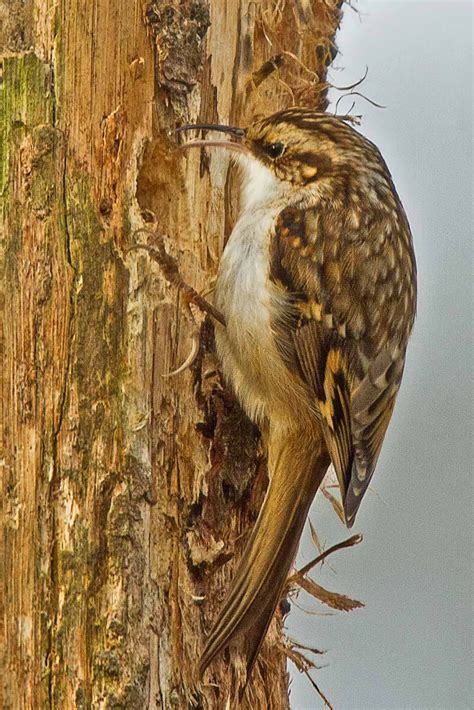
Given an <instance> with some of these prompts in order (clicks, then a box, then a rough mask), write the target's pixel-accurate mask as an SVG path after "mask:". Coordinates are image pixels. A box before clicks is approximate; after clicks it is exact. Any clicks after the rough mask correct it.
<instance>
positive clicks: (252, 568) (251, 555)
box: [200, 433, 329, 679]
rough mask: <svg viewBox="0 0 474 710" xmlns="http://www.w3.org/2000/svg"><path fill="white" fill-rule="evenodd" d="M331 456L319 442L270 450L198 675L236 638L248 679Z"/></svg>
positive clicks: (288, 441) (286, 442)
mask: <svg viewBox="0 0 474 710" xmlns="http://www.w3.org/2000/svg"><path fill="white" fill-rule="evenodd" d="M328 465H329V456H328V454H327V451H326V448H325V446H324V444H323V442H322V441H320V440H314V439H308V438H307V437H304V436H302V435H301V433H300V434H298V435H295V436H294V437H291V436H288V435H287V434H285V435H284V436H283V437H282V439H281V441H280V442H279V443H277V444H275V445H274V446H272V445H270V447H269V469H270V484H269V487H268V490H267V494H266V497H265V500H264V502H263V506H262V509H261V511H260V514H259V516H258V519H257V522H256V523H255V527H254V529H253V531H252V534H251V537H250V539H249V541H248V543H247V546H246V548H245V551H244V553H243V556H242V559H241V561H240V564H239V567H238V569H237V572H236V574H235V577H234V579H233V581H232V586H231V590H230V592H229V595H228V597H227V599H226V600H225V602H224V605H223V607H222V609H221V611H220V613H219V616H218V618H217V620H216V621H215V623H214V627H213V628H212V630H211V633H210V635H209V637H208V639H207V642H206V646H205V648H204V652H203V654H202V657H201V663H200V669H201V673H203V672H204V671H205V669H206V668H207V666H208V665H209V664H210V663H211V661H212V660H213V659H214V658H215V656H216V655H217V654H218V653H219V652H220V651H222V650H223V649H224V648H225V647H226V646H228V645H229V643H230V642H231V641H232V640H233V639H234V638H235V637H236V636H238V635H242V636H243V647H244V649H245V654H246V660H247V679H248V677H249V675H250V673H251V671H252V668H253V666H254V664H255V661H256V659H257V656H258V652H259V650H260V647H261V645H262V642H263V639H264V638H265V634H266V632H267V629H268V626H269V624H270V621H271V619H272V616H273V613H274V611H275V609H276V607H277V605H278V602H279V601H280V597H281V593H282V590H283V587H284V585H285V582H286V579H287V576H288V572H289V569H290V567H291V564H292V562H293V560H294V557H295V555H296V550H297V548H298V542H299V539H300V537H301V532H302V530H303V526H304V523H305V520H306V516H307V514H308V510H309V507H310V505H311V502H312V500H313V498H314V496H315V494H316V491H317V489H318V487H319V485H320V483H321V481H322V479H323V478H324V474H325V473H326V470H327V467H328Z"/></svg>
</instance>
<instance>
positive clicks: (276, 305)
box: [215, 166, 295, 421]
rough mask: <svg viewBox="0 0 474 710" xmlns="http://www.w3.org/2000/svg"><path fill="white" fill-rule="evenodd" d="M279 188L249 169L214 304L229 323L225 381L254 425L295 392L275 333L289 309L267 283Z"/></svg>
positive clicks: (222, 341) (220, 337)
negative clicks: (278, 321) (274, 326)
mask: <svg viewBox="0 0 474 710" xmlns="http://www.w3.org/2000/svg"><path fill="white" fill-rule="evenodd" d="M263 171H264V172H263ZM272 181H273V183H272ZM278 188H279V186H278V184H277V181H276V180H275V178H274V177H273V175H272V174H271V173H270V172H269V171H268V170H266V169H265V168H263V166H258V167H256V168H255V169H254V170H253V172H252V170H250V171H248V174H247V180H245V181H244V193H243V203H244V209H243V211H242V213H241V215H240V218H239V220H238V221H237V224H236V225H235V227H234V229H233V231H232V234H231V236H230V238H229V241H228V243H227V245H226V247H225V250H224V253H223V255H222V259H221V263H220V267H219V275H218V280H217V285H216V301H215V302H216V306H217V307H218V308H219V309H220V310H221V311H222V312H223V314H224V316H225V319H226V323H227V326H226V328H223V327H222V326H219V325H217V326H216V343H217V350H218V354H219V356H220V360H221V363H222V367H223V371H224V375H225V377H226V379H227V380H228V381H230V382H231V384H232V386H233V388H234V390H235V392H236V394H237V396H238V397H239V399H240V401H241V404H242V405H243V407H244V409H245V410H246V412H247V414H248V415H249V416H250V418H251V419H253V420H254V421H262V419H263V418H264V417H268V416H269V414H270V412H272V417H275V416H277V414H276V410H279V409H282V411H286V410H287V409H288V391H289V390H291V391H292V393H294V389H295V385H294V378H292V377H291V376H290V374H289V372H288V370H287V368H286V366H285V365H284V363H283V361H282V359H281V356H280V354H279V352H278V350H277V348H276V345H275V339H274V334H273V332H272V322H274V320H275V316H276V313H281V309H282V308H285V307H286V298H285V295H284V293H283V291H282V290H281V289H279V288H278V287H277V286H275V284H274V283H273V282H272V281H271V280H270V279H269V268H270V263H269V254H270V249H269V247H270V240H271V239H272V237H273V235H274V223H275V220H276V218H277V216H278V214H279V213H280V211H281V209H282V208H283V206H284V203H283V204H282V200H281V199H273V200H269V195H272V194H273V196H274V198H275V197H276V190H277V189H278ZM272 190H273V193H272ZM285 416H286V415H285Z"/></svg>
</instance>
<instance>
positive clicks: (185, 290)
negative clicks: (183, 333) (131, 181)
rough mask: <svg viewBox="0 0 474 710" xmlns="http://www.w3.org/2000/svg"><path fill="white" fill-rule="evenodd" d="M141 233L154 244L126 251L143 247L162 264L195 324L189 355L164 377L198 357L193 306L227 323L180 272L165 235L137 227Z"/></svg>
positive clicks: (142, 246) (197, 331)
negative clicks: (164, 237)
mask: <svg viewBox="0 0 474 710" xmlns="http://www.w3.org/2000/svg"><path fill="white" fill-rule="evenodd" d="M140 233H143V234H148V235H151V236H152V237H153V239H154V246H150V245H149V244H140V243H137V244H132V245H130V246H129V247H128V248H127V249H126V251H127V252H129V251H134V250H140V249H141V250H144V251H146V252H148V254H149V255H150V257H151V258H152V259H153V261H156V263H157V264H158V265H159V266H160V268H161V271H162V273H163V276H164V277H165V279H166V280H167V281H168V283H170V284H172V285H173V286H176V288H178V289H179V290H180V291H181V293H182V295H183V299H184V304H185V309H186V311H187V313H188V315H189V316H190V318H191V321H192V323H193V326H194V327H193V334H192V342H193V345H192V349H191V352H190V353H189V355H188V357H187V358H186V360H185V361H184V363H183V364H182V365H180V367H178V369H177V370H174V371H173V372H170V373H167V374H164V375H163V376H164V377H172V376H173V375H178V374H179V373H181V372H183V371H184V370H186V369H187V368H188V367H190V366H191V365H192V364H193V362H194V360H195V359H196V356H197V354H198V351H199V332H200V326H199V325H198V323H197V322H196V318H195V316H194V313H193V309H192V307H193V306H195V307H197V308H198V309H199V310H200V311H202V312H203V313H206V314H207V315H209V316H211V317H212V318H214V319H215V320H217V321H218V322H219V323H220V324H221V325H223V326H224V327H225V325H226V322H225V318H224V316H223V314H222V313H221V312H220V311H219V310H218V309H217V308H215V306H213V305H212V303H209V301H207V300H206V299H205V298H204V297H203V296H202V295H201V294H200V293H198V292H197V291H196V290H195V289H194V288H193V287H192V286H189V285H188V284H187V283H186V282H185V281H184V279H183V278H182V276H181V274H180V273H179V269H178V265H177V263H176V259H174V258H173V257H172V256H171V255H170V254H168V252H167V251H166V249H165V245H164V243H163V237H162V236H161V235H159V234H157V233H156V232H153V231H152V230H150V229H145V228H142V229H137V230H136V231H135V232H134V233H133V236H134V237H135V236H136V235H137V234H140ZM212 291H213V288H211V289H208V290H207V291H206V292H205V295H207V294H208V293H211V292H212Z"/></svg>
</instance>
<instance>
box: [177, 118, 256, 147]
mask: <svg viewBox="0 0 474 710" xmlns="http://www.w3.org/2000/svg"><path fill="white" fill-rule="evenodd" d="M193 129H196V130H206V131H218V132H220V133H229V134H230V135H231V137H232V138H237V139H242V138H244V137H245V130H244V129H243V128H237V127H236V126H224V125H222V124H219V123H216V124H214V123H188V124H186V125H185V126H179V127H178V128H176V129H175V133H179V132H181V131H190V130H193ZM206 147H210V148H225V149H226V150H232V151H235V152H237V153H246V154H249V152H250V151H249V149H248V148H247V146H246V145H245V144H244V143H239V142H234V141H232V140H230V141H219V140H207V139H206V140H204V139H198V140H191V141H187V142H186V143H183V145H181V146H179V148H180V149H181V150H186V149H187V148H206Z"/></svg>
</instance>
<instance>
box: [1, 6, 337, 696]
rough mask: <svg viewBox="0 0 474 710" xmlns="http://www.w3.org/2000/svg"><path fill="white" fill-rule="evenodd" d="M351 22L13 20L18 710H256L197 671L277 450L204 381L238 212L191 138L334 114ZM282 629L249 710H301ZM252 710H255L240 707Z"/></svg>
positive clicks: (296, 10)
mask: <svg viewBox="0 0 474 710" xmlns="http://www.w3.org/2000/svg"><path fill="white" fill-rule="evenodd" d="M340 5H341V2H340V0H313V1H312V2H310V1H309V0H294V1H292V2H289V1H288V0H287V1H286V2H285V1H283V2H282V1H281V0H261V1H259V2H253V1H252V2H251V1H250V0H210V1H209V2H206V0H183V1H178V0H171V1H169V2H165V1H164V0H154V1H152V2H140V1H139V0H94V2H83V1H82V0H59V1H58V0H31V2H29V3H23V2H15V1H11V2H7V3H0V16H1V18H2V20H3V21H4V22H3V29H2V30H1V31H0V40H1V41H2V44H3V48H4V58H3V79H2V88H1V92H2V99H3V108H2V124H1V130H2V136H1V141H0V142H1V150H2V152H1V154H0V162H1V173H0V175H1V178H0V179H1V205H2V207H1V209H2V213H1V214H2V237H3V242H2V248H3V279H2V281H3V283H4V289H3V310H4V318H3V336H4V344H3V372H2V376H3V387H2V406H3V415H4V416H3V419H4V430H3V436H2V441H3V449H4V451H3V455H2V462H3V484H2V486H3V487H2V495H3V506H4V511H3V512H4V516H3V518H4V520H3V522H4V558H5V575H4V589H5V596H4V610H5V628H4V632H5V639H4V641H5V650H6V652H5V668H4V672H3V673H2V680H3V683H4V686H5V687H4V703H3V707H5V708H12V709H13V708H14V709H16V708H131V709H134V710H135V709H137V708H179V709H181V708H193V707H194V708H223V707H225V703H226V702H227V701H228V699H229V698H230V699H231V700H230V707H234V706H235V703H234V701H233V690H234V686H235V677H236V676H235V674H236V673H238V672H239V664H238V660H237V661H236V663H235V664H229V655H227V656H224V657H223V658H222V659H221V660H220V661H219V662H218V663H217V664H215V665H214V666H213V668H212V669H211V670H210V671H209V672H208V673H207V675H206V678H205V681H204V682H201V681H200V679H199V678H198V677H197V675H196V668H197V662H196V659H197V657H198V654H199V652H200V649H201V647H202V643H203V637H204V635H205V633H206V631H207V630H208V628H209V626H210V623H211V621H212V619H213V618H214V616H215V613H216V610H217V608H218V607H219V605H220V603H221V601H222V596H223V594H224V592H225V590H226V589H227V588H228V585H229V580H230V577H231V574H232V569H233V567H234V564H235V560H236V559H237V558H238V555H239V554H240V552H241V550H242V546H243V543H244V540H245V535H246V533H247V532H248V530H249V527H250V526H251V524H252V522H253V521H254V520H255V517H256V512H257V510H258V506H259V504H260V502H261V500H262V496H263V493H264V490H265V486H266V472H265V465H264V460H263V458H262V452H261V450H260V444H259V436H258V432H257V431H256V430H255V428H254V427H253V426H252V425H251V423H250V422H249V421H248V420H247V419H246V418H245V417H244V416H243V414H242V413H241V411H240V409H239V407H238V405H237V404H236V402H235V400H234V399H233V397H232V395H231V393H230V392H229V391H228V390H226V388H225V387H224V385H223V383H222V382H221V379H220V376H219V372H218V367H217V363H216V359H215V355H214V351H213V330H212V324H211V323H210V322H209V321H208V320H207V321H205V322H204V324H203V326H202V331H201V340H200V351H199V356H198V359H197V361H196V362H195V364H194V365H193V368H192V370H190V371H187V372H185V373H184V374H182V375H180V377H178V378H174V379H172V380H169V379H164V378H163V377H162V373H164V372H168V371H170V370H172V369H174V368H175V367H176V366H177V365H178V364H179V363H180V362H182V361H183V359H184V358H185V356H186V354H187V351H188V348H189V345H190V343H189V337H190V332H191V325H190V324H189V322H188V321H187V320H186V318H185V316H184V315H183V313H182V310H181V308H180V299H179V295H178V293H177V291H176V289H173V288H171V287H170V286H169V284H168V283H167V282H166V281H165V280H164V279H163V277H162V275H161V274H160V272H159V270H158V269H157V268H156V266H155V265H154V264H153V263H152V262H151V261H150V260H149V258H148V256H147V254H145V253H141V252H127V247H128V246H130V243H131V241H130V240H131V235H132V233H133V231H134V230H136V229H139V228H142V227H144V226H149V227H150V228H152V229H153V230H156V231H157V232H159V233H160V234H166V235H168V236H167V238H166V249H167V251H168V252H169V253H170V254H172V255H173V256H174V257H175V258H176V259H177V260H178V263H179V265H180V270H181V273H182V274H183V276H184V277H185V278H186V280H187V282H188V283H189V284H191V285H192V286H193V287H194V288H196V289H197V290H198V291H199V290H201V289H205V288H206V287H208V286H209V284H210V283H211V282H212V279H213V277H214V276H215V273H216V269H217V264H218V261H219V256H220V254H221V252H222V248H223V244H224V241H225V239H226V237H227V236H228V234H229V231H230V228H231V226H232V222H233V219H234V218H235V214H236V209H237V193H236V190H235V178H234V176H233V175H232V172H229V170H228V164H227V162H226V160H227V158H226V156H225V155H223V154H222V153H219V155H214V154H209V155H208V154H204V153H202V154H199V152H198V151H194V152H192V153H190V154H189V155H187V156H184V155H183V154H182V153H180V152H179V151H177V150H176V149H175V139H174V137H173V136H172V135H170V133H169V129H170V128H173V127H174V126H175V125H176V124H177V123H181V122H183V121H195V120H199V121H206V122H209V121H218V122H228V121H229V122H232V123H233V124H237V125H239V124H240V125H242V124H245V123H246V121H248V120H249V119H250V118H251V117H252V116H254V115H255V114H256V113H269V112H272V111H274V110H277V109H279V108H282V107H284V106H287V105H290V104H293V103H297V104H306V105H312V106H318V107H319V108H324V106H325V86H324V77H325V72H326V67H327V65H328V63H329V62H330V61H331V59H332V57H333V55H334V51H335V50H334V44H333V36H334V32H335V30H336V27H337V25H338V23H339V19H340ZM280 627H281V619H280V618H276V619H275V621H274V623H273V625H272V628H271V630H270V633H269V636H268V640H267V641H266V643H265V646H264V650H263V653H262V657H261V661H260V662H259V663H258V666H257V669H256V672H255V676H254V679H253V681H252V683H251V684H250V686H249V688H248V691H247V695H246V697H245V700H244V702H243V704H242V707H244V708H253V709H255V708H274V709H278V710H280V709H282V708H287V707H288V699H287V675H286V670H285V668H286V658H285V654H284V653H283V652H282V651H281V642H280ZM233 703H234V704H233Z"/></svg>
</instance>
